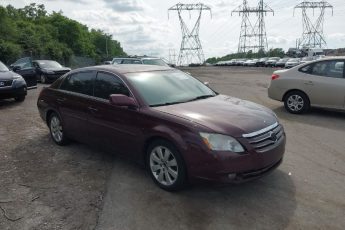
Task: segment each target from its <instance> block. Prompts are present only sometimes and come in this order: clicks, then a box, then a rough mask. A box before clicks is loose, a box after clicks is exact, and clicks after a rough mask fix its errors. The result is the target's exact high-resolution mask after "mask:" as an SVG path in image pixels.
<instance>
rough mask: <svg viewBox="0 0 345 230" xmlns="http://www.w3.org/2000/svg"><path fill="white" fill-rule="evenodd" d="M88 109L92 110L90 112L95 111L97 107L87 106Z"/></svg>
mask: <svg viewBox="0 0 345 230" xmlns="http://www.w3.org/2000/svg"><path fill="white" fill-rule="evenodd" d="M88 109H89V110H90V111H91V112H92V113H96V112H98V109H96V108H94V107H92V106H89V107H88Z"/></svg>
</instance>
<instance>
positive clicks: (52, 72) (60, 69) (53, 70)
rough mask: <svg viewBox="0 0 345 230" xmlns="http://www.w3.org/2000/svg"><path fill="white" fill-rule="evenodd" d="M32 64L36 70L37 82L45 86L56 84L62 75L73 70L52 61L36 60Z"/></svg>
mask: <svg viewBox="0 0 345 230" xmlns="http://www.w3.org/2000/svg"><path fill="white" fill-rule="evenodd" d="M32 64H33V66H34V68H35V72H36V76H37V80H38V81H40V82H41V83H43V84H44V83H51V82H54V81H56V79H58V78H59V77H61V76H62V75H64V74H66V73H68V72H69V71H71V68H67V67H64V66H62V65H61V64H60V63H58V62H56V61H52V60H35V61H33V62H32Z"/></svg>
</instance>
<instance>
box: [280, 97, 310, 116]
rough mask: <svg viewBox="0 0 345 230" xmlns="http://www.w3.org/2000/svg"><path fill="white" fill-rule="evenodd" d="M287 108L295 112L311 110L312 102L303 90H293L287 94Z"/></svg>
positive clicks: (285, 101) (285, 103)
mask: <svg viewBox="0 0 345 230" xmlns="http://www.w3.org/2000/svg"><path fill="white" fill-rule="evenodd" d="M284 106H285V109H286V110H287V111H288V112H290V113H293V114H302V113H305V112H307V111H308V110H309V108H310V102H309V99H308V97H307V95H305V94H304V93H303V92H300V91H292V92H290V93H288V94H287V95H286V96H285V99H284Z"/></svg>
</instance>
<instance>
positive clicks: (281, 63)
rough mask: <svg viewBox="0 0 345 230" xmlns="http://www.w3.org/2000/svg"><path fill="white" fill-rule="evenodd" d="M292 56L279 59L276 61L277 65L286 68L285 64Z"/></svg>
mask: <svg viewBox="0 0 345 230" xmlns="http://www.w3.org/2000/svg"><path fill="white" fill-rule="evenodd" d="M289 59H290V58H282V59H279V61H277V62H276V65H275V66H276V67H281V68H284V67H285V64H286V62H287V61H288V60H289Z"/></svg>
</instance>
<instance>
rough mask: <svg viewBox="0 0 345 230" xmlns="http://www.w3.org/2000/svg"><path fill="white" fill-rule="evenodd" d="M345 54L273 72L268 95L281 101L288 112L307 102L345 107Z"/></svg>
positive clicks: (304, 106)
mask: <svg viewBox="0 0 345 230" xmlns="http://www.w3.org/2000/svg"><path fill="white" fill-rule="evenodd" d="M344 62H345V57H335V58H327V59H321V60H317V61H312V62H309V63H305V64H302V65H300V66H296V67H294V68H292V69H289V70H279V71H276V72H274V74H273V75H272V80H271V84H270V86H269V88H268V96H269V97H270V98H272V99H274V100H278V101H283V102H284V105H285V108H286V110H287V111H289V112H290V113H295V114H300V113H304V112H306V111H308V109H309V108H310V106H317V107H325V108H334V109H340V110H345V107H344V105H345V73H344Z"/></svg>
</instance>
